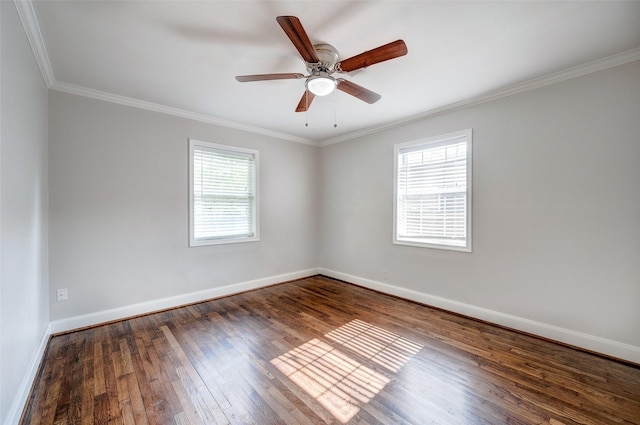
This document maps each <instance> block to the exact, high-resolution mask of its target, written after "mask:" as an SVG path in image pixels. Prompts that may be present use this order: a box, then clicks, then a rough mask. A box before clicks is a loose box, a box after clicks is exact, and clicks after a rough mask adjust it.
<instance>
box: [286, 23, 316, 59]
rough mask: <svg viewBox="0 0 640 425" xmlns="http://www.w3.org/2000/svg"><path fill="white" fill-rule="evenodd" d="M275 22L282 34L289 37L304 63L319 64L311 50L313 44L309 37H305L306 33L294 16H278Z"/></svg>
mask: <svg viewBox="0 0 640 425" xmlns="http://www.w3.org/2000/svg"><path fill="white" fill-rule="evenodd" d="M276 21H278V23H279V24H280V26H281V27H282V29H283V30H284V32H285V33H286V34H287V36H288V37H289V40H291V42H292V43H293V45H294V46H295V48H296V49H297V50H298V52H299V53H300V56H302V59H304V60H305V62H309V63H317V62H320V59H318V55H317V54H316V51H315V49H314V48H313V44H311V41H310V40H309V36H307V33H306V32H305V30H304V28H303V27H302V24H301V23H300V20H299V19H298V18H296V17H295V16H278V17H277V18H276Z"/></svg>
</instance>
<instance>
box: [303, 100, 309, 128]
mask: <svg viewBox="0 0 640 425" xmlns="http://www.w3.org/2000/svg"><path fill="white" fill-rule="evenodd" d="M304 102H305V103H306V108H305V110H304V120H305V121H306V122H305V123H304V126H305V127H309V93H307V92H305V93H304Z"/></svg>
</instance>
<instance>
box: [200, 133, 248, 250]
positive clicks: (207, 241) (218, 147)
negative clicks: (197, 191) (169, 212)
mask: <svg viewBox="0 0 640 425" xmlns="http://www.w3.org/2000/svg"><path fill="white" fill-rule="evenodd" d="M196 149H200V150H209V151H214V152H215V151H217V152H221V153H225V154H231V155H234V154H235V155H238V156H247V155H249V156H252V157H253V160H254V176H253V182H254V187H253V200H254V202H253V206H254V212H253V223H251V225H252V227H253V234H252V235H242V236H229V237H211V238H196V237H195V219H194V213H195V204H194V202H195V199H194V198H195V196H194V171H195V168H194V152H195V150H196ZM259 163H260V161H259V152H258V151H257V150H253V149H246V148H239V147H236V146H229V145H223V144H219V143H211V142H204V141H202V140H195V139H189V246H190V247H195V246H206V245H220V244H229V243H241V242H256V241H259V240H260V196H259V195H260V190H259V175H260V172H259Z"/></svg>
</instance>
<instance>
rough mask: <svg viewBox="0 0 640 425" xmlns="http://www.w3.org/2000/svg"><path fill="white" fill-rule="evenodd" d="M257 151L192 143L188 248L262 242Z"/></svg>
mask: <svg viewBox="0 0 640 425" xmlns="http://www.w3.org/2000/svg"><path fill="white" fill-rule="evenodd" d="M257 169H258V151H254V150H250V149H242V148H236V147H232V146H226V145H218V144H214V143H208V142H201V141H199V140H193V139H190V140H189V245H190V246H200V245H214V244H222V243H233V242H250V241H257V240H259V235H258V211H259V208H258V196H257V194H258V190H257V188H258V182H257V175H258V173H257Z"/></svg>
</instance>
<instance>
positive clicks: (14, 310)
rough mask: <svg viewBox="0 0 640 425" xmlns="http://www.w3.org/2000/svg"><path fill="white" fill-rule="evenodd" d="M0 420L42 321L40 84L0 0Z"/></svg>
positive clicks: (26, 382)
mask: <svg viewBox="0 0 640 425" xmlns="http://www.w3.org/2000/svg"><path fill="white" fill-rule="evenodd" d="M0 15H1V25H0V27H1V34H2V36H1V40H2V41H1V43H2V47H1V52H2V53H1V55H2V56H1V58H0V63H1V69H0V79H1V88H0V93H1V95H0V97H1V105H0V112H1V115H0V128H1V131H0V423H6V422H7V421H8V420H10V419H12V418H13V417H15V415H16V414H17V415H19V414H20V409H21V408H22V406H21V404H22V402H23V400H19V398H20V397H21V396H22V395H23V394H24V390H25V389H26V391H28V390H29V386H30V385H31V382H30V377H32V374H33V373H34V372H35V371H34V370H30V369H33V368H32V365H33V364H34V361H35V365H36V367H37V362H38V360H39V359H34V356H37V354H36V353H38V352H39V349H38V347H39V346H40V345H42V344H41V341H42V340H43V338H44V337H45V336H46V335H45V332H46V329H47V325H48V323H49V304H48V302H49V300H48V292H49V288H48V282H47V279H48V278H47V274H48V271H47V227H48V224H47V203H48V200H47V198H48V194H47V87H46V86H45V84H44V81H43V79H42V76H41V74H40V71H39V69H38V66H37V64H36V62H35V60H34V56H33V53H32V52H31V48H30V46H29V43H28V41H27V38H26V36H25V33H24V30H23V28H22V24H21V23H20V19H19V17H18V14H17V12H16V8H15V6H14V4H13V2H6V1H2V2H0Z"/></svg>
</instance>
